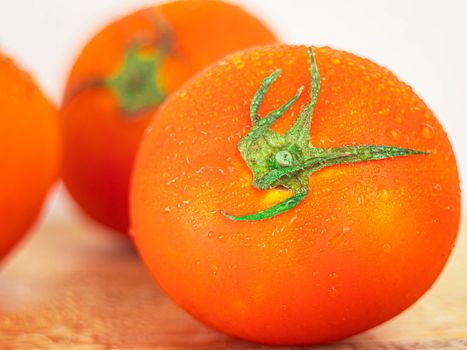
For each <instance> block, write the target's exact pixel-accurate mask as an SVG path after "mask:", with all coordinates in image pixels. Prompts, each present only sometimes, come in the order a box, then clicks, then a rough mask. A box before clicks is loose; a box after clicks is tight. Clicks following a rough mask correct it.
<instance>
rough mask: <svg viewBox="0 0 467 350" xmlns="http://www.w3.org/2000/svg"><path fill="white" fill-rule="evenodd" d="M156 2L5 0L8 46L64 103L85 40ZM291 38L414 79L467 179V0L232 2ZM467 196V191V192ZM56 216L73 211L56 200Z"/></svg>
mask: <svg viewBox="0 0 467 350" xmlns="http://www.w3.org/2000/svg"><path fill="white" fill-rule="evenodd" d="M157 2H158V1H154V0H152V1H151V0H75V1H70V0H0V50H2V51H4V52H6V53H7V54H8V55H10V56H13V57H14V58H15V59H16V60H17V61H18V62H19V63H20V64H21V65H22V66H23V67H24V68H25V69H27V70H28V71H30V72H31V73H32V74H33V76H34V77H35V78H36V79H37V81H38V83H39V84H40V85H41V86H42V87H43V89H44V90H45V92H46V93H47V94H48V95H49V96H50V97H51V98H52V99H53V100H54V101H55V102H57V103H58V101H59V100H60V95H61V89H62V87H63V84H64V80H65V77H66V74H67V72H68V69H69V67H70V66H71V64H72V61H73V59H74V58H75V57H76V55H77V54H78V52H79V50H80V48H81V47H82V46H83V44H84V42H85V41H86V40H87V39H88V38H89V37H90V36H91V35H93V33H95V31H96V30H98V29H99V28H101V27H102V26H103V25H104V24H105V23H106V22H108V21H109V20H112V19H114V18H115V17H116V16H121V15H123V14H125V13H127V12H128V11H130V10H133V9H137V8H139V7H141V6H145V5H152V4H155V3H157ZM231 2H235V3H238V4H241V5H243V6H244V7H245V8H247V9H248V10H249V11H250V12H251V13H252V14H254V15H256V16H257V17H259V18H261V19H262V20H263V21H264V22H265V23H266V24H268V25H269V26H270V27H271V28H272V29H273V30H274V31H275V32H276V33H277V34H278V35H279V37H280V38H281V39H282V41H284V42H287V43H300V44H313V45H329V46H332V47H334V48H338V49H344V50H347V51H351V52H354V53H357V54H359V55H361V56H366V57H368V58H370V59H372V60H374V61H376V62H377V63H379V64H381V65H384V66H386V67H388V68H389V69H391V70H392V71H393V72H395V73H396V75H398V76H399V77H400V78H401V79H402V80H404V81H405V82H407V83H409V84H410V85H411V86H412V87H413V88H414V89H415V91H416V92H417V93H418V94H419V96H420V97H421V98H422V99H424V100H425V102H427V104H428V105H429V106H430V107H431V109H432V110H433V111H434V112H435V114H436V115H437V117H438V118H439V120H440V121H441V123H442V124H443V125H444V127H445V129H446V130H447V132H448V134H449V135H450V138H451V141H452V143H453V146H454V149H455V151H456V154H457V159H458V163H459V168H460V171H461V177H462V178H463V179H465V178H467V152H466V151H467V133H466V126H467V121H466V119H467V68H466V66H467V39H466V37H467V20H466V18H467V1H463V0H457V1H455V0H445V1H441V0H438V1H436V0H432V1H428V0H416V1H408V0H353V1H348V0H347V1H346V0H331V1H329V0H326V1H324V0H236V1H235V0H231ZM464 199H465V195H464ZM54 209H55V210H54V211H53V214H52V215H69V205H68V204H67V202H66V201H63V200H60V201H58V202H57V201H56V202H55V205H54Z"/></svg>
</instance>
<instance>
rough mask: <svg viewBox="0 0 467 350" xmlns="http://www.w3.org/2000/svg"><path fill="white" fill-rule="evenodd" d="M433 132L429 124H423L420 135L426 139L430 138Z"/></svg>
mask: <svg viewBox="0 0 467 350" xmlns="http://www.w3.org/2000/svg"><path fill="white" fill-rule="evenodd" d="M434 134H435V130H434V129H433V127H432V126H431V125H430V124H426V123H425V124H423V128H422V136H423V137H424V138H426V139H431V138H432V137H433V135H434Z"/></svg>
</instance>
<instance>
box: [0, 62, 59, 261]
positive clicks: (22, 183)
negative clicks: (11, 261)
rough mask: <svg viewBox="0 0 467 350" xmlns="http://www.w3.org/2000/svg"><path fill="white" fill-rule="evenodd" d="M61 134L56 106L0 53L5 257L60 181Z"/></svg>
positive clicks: (0, 231) (0, 221) (0, 243)
mask: <svg viewBox="0 0 467 350" xmlns="http://www.w3.org/2000/svg"><path fill="white" fill-rule="evenodd" d="M59 130H60V128H59V123H58V115H57V111H56V109H55V107H54V106H53V105H52V104H51V103H50V102H49V101H48V100H47V99H46V98H45V96H44V95H43V94H42V92H41V91H40V89H39V88H38V87H37V85H36V84H35V83H34V82H33V81H32V79H31V77H30V76H29V75H28V74H26V73H25V72H23V71H22V70H20V69H19V68H18V67H17V66H16V65H15V64H14V62H13V61H12V60H10V59H9V58H7V57H5V56H3V55H2V54H1V53H0V134H1V136H0V163H1V164H2V168H1V172H0V258H1V257H3V256H4V255H5V254H6V253H7V252H8V251H9V250H10V249H11V247H12V246H13V245H14V244H15V243H16V242H17V241H19V239H20V238H21V237H22V236H23V235H24V234H25V233H26V231H27V230H28V229H29V228H30V227H31V225H32V224H33V223H34V221H35V219H36V217H37V215H38V214H39V211H40V209H41V207H42V204H43V201H44V198H45V196H46V194H47V192H48V191H49V189H50V187H51V186H52V184H53V183H54V182H55V181H56V180H57V178H58V172H59V158H60V149H61V147H60V132H59Z"/></svg>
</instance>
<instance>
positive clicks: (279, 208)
mask: <svg viewBox="0 0 467 350" xmlns="http://www.w3.org/2000/svg"><path fill="white" fill-rule="evenodd" d="M307 194H308V193H297V194H294V195H293V196H292V197H290V198H287V199H286V200H284V201H282V202H280V203H277V204H276V205H274V206H272V207H271V208H268V209H266V210H263V211H259V212H256V213H252V214H246V215H240V216H235V215H230V214H227V213H226V212H225V211H221V213H222V214H223V215H224V216H225V217H228V218H229V219H231V220H234V221H258V220H265V219H269V218H272V217H273V216H276V215H279V214H282V213H285V212H287V211H289V210H290V209H292V208H294V207H296V206H297V205H299V204H300V202H301V201H303V200H304V199H305V197H306V195H307Z"/></svg>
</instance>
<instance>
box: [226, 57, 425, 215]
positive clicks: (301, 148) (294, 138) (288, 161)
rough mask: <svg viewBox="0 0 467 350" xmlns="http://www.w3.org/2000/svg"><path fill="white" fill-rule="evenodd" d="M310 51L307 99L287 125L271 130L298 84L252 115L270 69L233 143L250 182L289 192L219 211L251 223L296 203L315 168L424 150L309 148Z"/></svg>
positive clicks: (313, 89) (316, 85) (315, 78)
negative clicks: (243, 209) (243, 208)
mask: <svg viewBox="0 0 467 350" xmlns="http://www.w3.org/2000/svg"><path fill="white" fill-rule="evenodd" d="M308 51H309V55H310V61H311V64H310V75H311V86H310V96H311V99H310V102H309V103H308V104H307V105H306V106H305V107H304V108H303V109H302V111H301V112H300V113H299V115H298V116H297V118H296V119H295V121H294V123H293V124H292V126H291V127H290V128H289V129H288V130H287V131H286V132H285V133H284V134H283V135H280V134H278V133H276V132H274V131H273V130H272V129H271V126H272V124H273V123H274V122H276V121H277V120H278V119H279V118H280V117H281V116H282V115H283V114H284V113H285V112H286V111H287V110H288V109H289V108H290V107H291V106H292V105H293V104H294V103H295V101H296V100H297V99H298V98H299V97H300V95H301V93H302V91H303V87H301V88H299V89H298V91H297V93H296V94H295V95H294V96H293V97H292V98H291V99H290V100H289V101H288V102H286V103H285V104H284V105H282V106H281V107H279V108H278V109H276V110H274V111H272V112H270V113H268V114H267V115H266V116H265V117H263V118H260V117H259V116H258V109H259V107H260V105H261V103H262V102H263V100H264V98H265V95H266V93H267V91H268V89H269V88H270V86H271V85H272V84H273V82H274V81H275V80H276V78H277V77H278V76H279V74H280V72H281V70H280V69H279V70H276V71H275V72H274V73H272V74H271V75H270V76H269V77H267V78H266V79H264V81H263V83H262V84H261V86H260V88H259V89H258V91H257V92H256V94H255V96H254V97H253V100H252V102H251V105H250V118H251V123H252V127H251V129H250V131H249V132H248V133H247V134H246V135H245V136H244V137H243V139H242V140H241V141H240V142H239V144H238V149H239V151H240V153H241V155H242V157H243V159H244V160H245V162H246V164H247V165H248V167H249V168H250V170H251V171H252V172H253V183H252V186H253V187H255V188H257V189H260V190H265V191H266V190H270V189H273V188H285V189H288V190H289V191H290V192H291V193H292V196H291V197H289V198H287V199H286V200H284V201H282V202H280V203H278V204H276V205H274V206H272V207H270V208H268V209H266V210H263V211H259V212H256V213H251V214H246V215H240V216H234V215H231V214H227V213H226V212H224V211H223V212H222V213H223V214H224V215H225V216H226V217H228V218H229V219H232V220H235V221H257V220H265V219H269V218H272V217H274V216H276V215H279V214H282V213H285V212H287V211H289V210H291V209H292V208H294V207H296V206H297V205H298V204H300V202H301V201H303V200H304V199H305V198H306V196H307V195H308V189H309V176H310V175H312V174H314V173H316V172H317V171H319V170H321V169H324V168H327V167H331V166H335V165H339V164H350V163H359V162H366V161H375V160H381V159H387V158H393V157H404V156H410V155H426V154H428V153H427V152H424V151H417V150H412V149H405V148H399V147H393V146H377V145H358V146H342V147H336V148H315V147H313V146H312V145H311V141H310V128H311V121H312V117H313V110H314V108H315V105H316V102H317V100H318V94H319V90H320V77H319V73H318V69H317V66H316V61H315V57H314V54H313V50H312V48H309V49H308Z"/></svg>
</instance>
